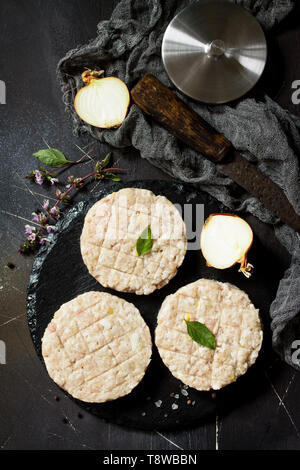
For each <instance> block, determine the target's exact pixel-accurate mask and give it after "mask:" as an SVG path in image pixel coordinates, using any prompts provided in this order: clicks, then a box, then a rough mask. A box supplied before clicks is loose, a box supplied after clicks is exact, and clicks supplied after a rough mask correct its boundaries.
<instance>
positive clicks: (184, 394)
mask: <svg viewBox="0 0 300 470" xmlns="http://www.w3.org/2000/svg"><path fill="white" fill-rule="evenodd" d="M181 393H182V395H183V396H185V397H187V396H188V392H187V391H186V390H185V388H183V389H182V390H181Z"/></svg>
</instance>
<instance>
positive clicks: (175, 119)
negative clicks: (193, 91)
mask: <svg viewBox="0 0 300 470" xmlns="http://www.w3.org/2000/svg"><path fill="white" fill-rule="evenodd" d="M131 96H132V99H133V101H134V102H135V104H136V105H137V106H139V107H140V108H141V109H142V110H143V111H144V112H145V113H146V114H148V115H150V116H151V117H152V118H153V119H154V120H155V121H157V122H158V123H159V124H161V125H162V126H163V127H165V128H166V129H167V130H168V131H169V132H171V134H173V135H174V136H175V137H177V138H178V139H180V140H182V142H184V143H185V144H187V145H188V146H189V147H191V148H192V149H194V150H196V151H197V152H199V153H201V154H203V155H205V156H206V157H207V158H208V159H209V160H211V161H212V162H215V163H218V162H221V161H222V160H223V158H224V157H225V156H226V155H227V153H228V151H229V149H230V148H231V143H230V142H229V140H228V139H226V137H224V136H223V135H222V134H219V133H218V132H217V131H216V130H215V129H213V128H212V127H211V126H210V125H209V124H208V123H207V122H206V121H204V119H202V118H201V117H200V116H199V114H197V113H196V112H195V111H193V110H192V109H191V108H189V107H188V106H187V105H186V104H185V103H184V102H183V101H182V100H181V99H180V98H178V96H176V95H175V93H173V91H172V90H170V88H168V87H166V86H165V85H163V84H162V83H161V82H160V81H159V80H158V79H157V78H156V77H154V76H153V75H152V74H151V73H146V74H145V75H144V76H143V78H142V79H141V80H140V81H139V82H138V83H137V84H136V85H135V87H134V88H133V89H132V90H131Z"/></svg>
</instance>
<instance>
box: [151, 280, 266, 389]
mask: <svg viewBox="0 0 300 470" xmlns="http://www.w3.org/2000/svg"><path fill="white" fill-rule="evenodd" d="M187 315H189V316H190V318H189V320H190V321H199V322H201V323H204V324H205V325H206V326H207V328H209V329H210V331H211V332H212V333H213V334H214V336H215V339H216V344H217V347H216V349H215V350H212V349H209V348H207V347H204V346H201V345H200V344H198V343H196V342H195V341H193V340H192V338H191V337H190V336H189V335H188V333H187V326H186V322H185V318H186V317H187ZM262 337H263V333H262V328H261V323H260V319H259V314H258V310H256V309H255V307H254V305H253V304H252V303H251V302H250V300H249V297H248V295H247V294H246V293H245V292H243V291H242V290H240V289H238V288H237V287H235V286H233V285H231V284H227V283H222V282H217V281H211V280H208V279H200V280H198V281H196V282H193V283H192V284H188V285H186V286H184V287H182V288H180V289H179V290H178V291H177V292H176V293H175V294H173V295H169V296H168V297H166V299H165V300H164V302H163V304H162V306H161V309H160V312H159V314H158V322H157V328H156V331H155V343H156V345H157V347H158V350H159V353H160V356H161V358H162V360H163V362H164V363H165V365H166V366H167V367H168V368H169V369H170V371H171V372H172V374H173V375H174V376H175V377H177V378H178V379H180V380H181V381H182V382H183V383H185V384H187V385H189V386H190V387H193V388H196V389H197V390H210V389H214V390H218V389H220V388H222V387H224V386H225V385H227V384H230V383H231V382H234V381H235V380H236V379H237V378H238V377H239V376H240V375H242V374H244V373H245V372H246V371H247V369H248V367H249V366H251V365H252V364H253V363H254V362H255V360H256V358H257V356H258V353H259V350H260V348H261V344H262Z"/></svg>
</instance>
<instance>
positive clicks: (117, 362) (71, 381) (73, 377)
mask: <svg viewBox="0 0 300 470" xmlns="http://www.w3.org/2000/svg"><path fill="white" fill-rule="evenodd" d="M151 351H152V341H151V336H150V332H149V328H148V327H147V325H146V323H145V322H144V320H143V318H142V317H141V315H140V313H139V311H138V309H137V308H136V307H135V306H134V305H133V304H131V303H129V302H126V301H125V300H123V299H119V298H118V297H116V296H113V295H111V294H107V293H104V292H88V293H85V294H82V295H79V296H78V297H76V298H75V299H73V300H71V301H69V302H67V303H65V304H63V305H62V306H61V307H60V309H59V310H58V311H57V312H56V313H55V315H54V317H53V319H52V321H51V322H50V323H49V325H48V326H47V328H46V330H45V333H44V336H43V339H42V354H43V358H44V361H45V365H46V368H47V371H48V373H49V375H50V377H51V378H52V379H53V380H54V382H56V383H57V384H58V385H59V386H60V387H62V388H63V389H64V390H66V391H67V392H68V393H69V394H70V395H72V396H73V397H75V398H78V399H80V400H83V401H86V402H94V403H101V402H105V401H108V400H115V399H116V398H119V397H122V396H124V395H127V394H128V393H130V392H131V390H132V389H133V388H134V387H135V386H136V385H137V384H138V383H139V382H140V381H141V379H142V378H143V376H144V373H145V370H146V368H147V366H148V364H149V362H150V358H151Z"/></svg>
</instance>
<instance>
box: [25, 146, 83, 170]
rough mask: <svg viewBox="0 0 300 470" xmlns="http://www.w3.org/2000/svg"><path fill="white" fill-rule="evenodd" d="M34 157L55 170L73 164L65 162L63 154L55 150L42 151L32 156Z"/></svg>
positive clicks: (68, 161)
mask: <svg viewBox="0 0 300 470" xmlns="http://www.w3.org/2000/svg"><path fill="white" fill-rule="evenodd" d="M33 156H34V157H36V158H38V159H39V160H40V161H41V162H43V163H44V164H45V165H47V166H51V167H53V168H57V167H59V166H62V165H65V164H66V163H74V162H72V161H70V160H67V159H66V157H65V156H64V154H63V153H62V152H61V151H60V150H57V149H43V150H39V151H38V152H36V153H34V154H33Z"/></svg>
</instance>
